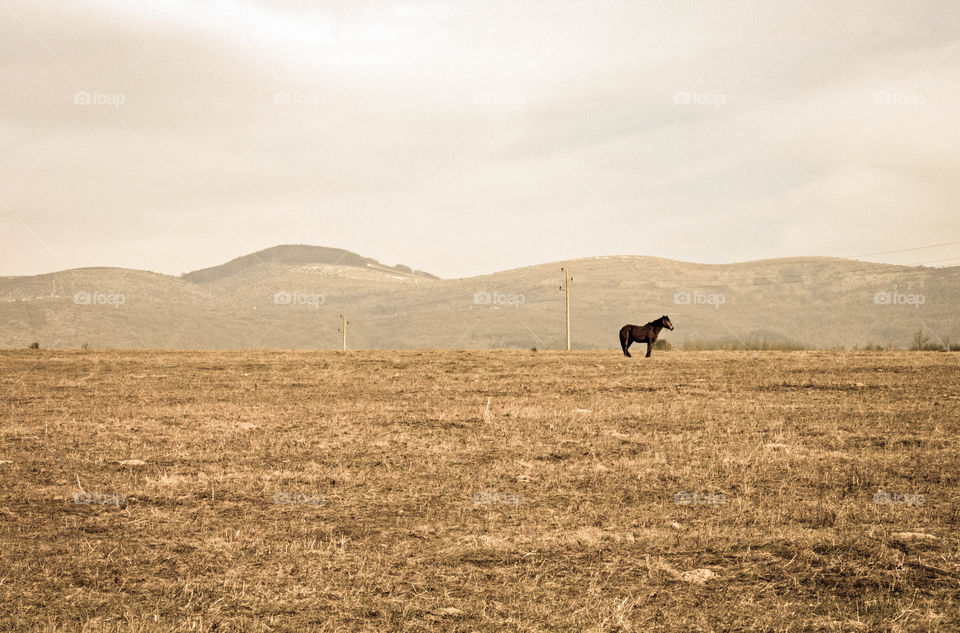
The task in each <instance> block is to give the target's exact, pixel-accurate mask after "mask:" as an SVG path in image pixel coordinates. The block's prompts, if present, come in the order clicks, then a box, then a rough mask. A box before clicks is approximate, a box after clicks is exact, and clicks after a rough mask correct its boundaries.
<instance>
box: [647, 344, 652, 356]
mask: <svg viewBox="0 0 960 633" xmlns="http://www.w3.org/2000/svg"><path fill="white" fill-rule="evenodd" d="M651 351H653V343H651V342H650V341H647V358H650V352H651Z"/></svg>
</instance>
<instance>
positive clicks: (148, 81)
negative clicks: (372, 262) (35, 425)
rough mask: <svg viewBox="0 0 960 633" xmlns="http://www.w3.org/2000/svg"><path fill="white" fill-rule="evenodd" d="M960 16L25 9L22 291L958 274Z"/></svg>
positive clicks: (502, 6) (155, 5)
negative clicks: (789, 267)
mask: <svg viewBox="0 0 960 633" xmlns="http://www.w3.org/2000/svg"><path fill="white" fill-rule="evenodd" d="M958 38H960V5H958V4H957V3H956V2H919V3H908V2H903V1H902V0H893V1H889V0H869V1H868V0H862V1H860V2H841V3H838V2H836V0H824V1H820V0H817V1H813V0H788V1H778V0H756V1H754V0H751V1H746V2H715V3H714V2H692V1H688V0H676V1H673V2H660V1H657V2H638V1H636V0H629V1H626V2H597V1H593V0H591V1H585V2H564V1H558V0H553V1H551V2H549V3H543V2H516V1H514V2H504V3H497V2H491V1H484V2H475V3H474V2H464V1H461V0H457V1H451V2H411V3H401V2H364V1H362V0H351V1H349V2H318V1H309V2H308V1H307V0H277V1H267V0H219V1H206V0H165V1H159V0H158V1H154V2H147V1H142V0H60V1H59V2H48V1H46V0H0V90H2V99H0V275H20V274H35V273H42V272H49V271H54V270H60V269H64V268H73V267H81V266H124V267H131V268H141V269H148V270H155V271H158V272H164V273H171V274H179V273H181V272H185V271H188V270H193V269H196V268H201V267H205V266H210V265H215V264H219V263H222V262H223V261H226V260H228V259H232V258H233V257H236V256H239V255H242V254H245V253H249V252H252V251H255V250H259V249H262V248H266V247H269V246H274V245H277V244H285V243H295V244H300V243H302V244H316V245H323V246H334V247H340V248H346V249H349V250H352V251H356V252H358V253H360V254H362V255H364V256H368V257H374V258H376V259H379V260H380V261H382V262H383V263H386V264H397V263H402V264H407V265H409V266H413V267H415V268H420V269H424V270H428V271H430V272H433V273H435V274H438V275H440V276H442V277H454V276H467V275H473V274H480V273H488V272H494V271H497V270H503V269H507V268H514V267H517V266H523V265H528V264H536V263H544V262H549V261H556V260H561V259H569V258H574V257H587V256H593V255H653V256H659V257H668V258H672V259H679V260H686V261H696V262H706V263H727V262H733V261H744V260H752V259H762V258H771V257H785V256H797V255H830V256H841V257H847V256H855V255H862V254H867V253H877V252H883V251H899V250H901V249H910V248H914V247H925V246H929V245H936V244H944V243H947V245H945V246H939V247H936V248H924V249H918V250H910V251H906V252H897V253H886V254H881V255H875V256H870V257H865V258H864V259H869V260H873V261H887V262H893V263H921V262H923V263H929V264H930V265H956V264H960V243H954V242H960V178H958V175H960V90H958V83H957V78H960V44H958Z"/></svg>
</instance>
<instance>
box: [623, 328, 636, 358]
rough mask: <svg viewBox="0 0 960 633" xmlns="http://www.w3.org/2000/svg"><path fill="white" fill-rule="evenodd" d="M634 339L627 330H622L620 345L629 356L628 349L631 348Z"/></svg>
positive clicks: (628, 356) (625, 354)
mask: <svg viewBox="0 0 960 633" xmlns="http://www.w3.org/2000/svg"><path fill="white" fill-rule="evenodd" d="M632 342H633V340H632V339H631V337H630V334H629V333H627V332H620V347H621V348H622V349H623V355H624V356H626V357H627V358H630V352H628V351H627V350H628V349H629V348H630V343H632Z"/></svg>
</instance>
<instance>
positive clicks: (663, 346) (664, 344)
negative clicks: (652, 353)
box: [653, 338, 673, 352]
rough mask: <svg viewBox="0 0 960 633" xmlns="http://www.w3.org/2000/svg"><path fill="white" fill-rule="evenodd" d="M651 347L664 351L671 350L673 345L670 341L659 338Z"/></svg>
mask: <svg viewBox="0 0 960 633" xmlns="http://www.w3.org/2000/svg"><path fill="white" fill-rule="evenodd" d="M653 349H655V350H659V351H663V352H666V351H669V350H672V349H673V345H671V344H670V341H668V340H666V339H662V338H661V339H657V342H656V343H654V344H653Z"/></svg>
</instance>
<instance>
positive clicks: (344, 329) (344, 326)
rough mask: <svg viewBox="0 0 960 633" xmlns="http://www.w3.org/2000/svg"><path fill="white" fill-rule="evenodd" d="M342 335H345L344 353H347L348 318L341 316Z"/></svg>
mask: <svg viewBox="0 0 960 633" xmlns="http://www.w3.org/2000/svg"><path fill="white" fill-rule="evenodd" d="M340 323H341V325H340V333H341V334H342V335H343V351H347V324H348V323H349V321H347V317H345V316H343V315H342V314H341V315H340Z"/></svg>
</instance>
